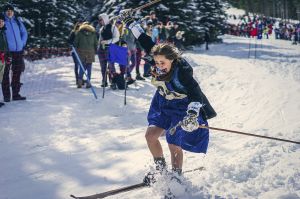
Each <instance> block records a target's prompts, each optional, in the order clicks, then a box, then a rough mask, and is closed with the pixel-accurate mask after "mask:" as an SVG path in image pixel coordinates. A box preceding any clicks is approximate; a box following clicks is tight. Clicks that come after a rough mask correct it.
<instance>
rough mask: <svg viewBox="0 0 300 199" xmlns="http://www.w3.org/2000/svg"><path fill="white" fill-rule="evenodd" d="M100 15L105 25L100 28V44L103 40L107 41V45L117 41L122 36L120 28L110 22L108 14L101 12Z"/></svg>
mask: <svg viewBox="0 0 300 199" xmlns="http://www.w3.org/2000/svg"><path fill="white" fill-rule="evenodd" d="M100 17H101V18H102V20H103V22H104V24H105V25H104V26H102V27H101V28H100V30H99V44H100V42H101V41H105V45H109V44H111V43H113V44H114V43H117V42H118V41H119V38H120V33H119V30H118V28H117V27H116V26H113V25H111V24H110V21H109V17H108V15H107V14H101V15H100Z"/></svg>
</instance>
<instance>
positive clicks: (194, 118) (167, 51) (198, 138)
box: [121, 11, 216, 181]
mask: <svg viewBox="0 0 300 199" xmlns="http://www.w3.org/2000/svg"><path fill="white" fill-rule="evenodd" d="M121 19H122V20H123V22H124V23H125V24H126V26H127V27H128V28H129V29H130V30H131V32H132V33H133V35H134V36H135V38H137V39H138V41H139V42H140V44H141V45H142V46H143V48H144V49H145V51H146V53H147V54H150V55H151V56H152V57H153V62H152V64H153V70H152V74H153V78H152V84H153V85H155V86H156V87H157V90H156V92H155V94H154V96H153V98H152V102H151V105H150V109H149V112H148V118H147V119H148V128H147V131H146V135H145V137H146V141H147V144H148V148H149V150H150V152H151V154H152V156H153V158H154V163H155V166H156V169H157V170H159V171H163V170H165V169H166V161H165V158H164V154H163V150H162V146H161V143H160V141H159V137H160V136H161V135H163V134H164V133H165V134H166V140H167V142H168V146H169V150H170V153H171V165H172V170H173V171H174V172H175V173H178V174H181V172H182V164H183V150H186V151H190V152H195V153H206V151H207V147H208V141H209V130H208V129H204V128H199V124H200V125H205V126H207V125H208V123H207V120H208V119H210V118H213V117H215V116H216V112H215V110H214V109H213V107H212V106H211V105H210V103H209V101H208V99H207V98H206V96H205V95H204V93H203V92H202V91H201V89H200V87H199V84H198V83H197V81H196V80H195V79H194V78H193V69H192V67H191V65H190V64H189V63H188V62H187V61H186V60H185V59H184V58H183V57H181V56H180V53H179V51H178V49H177V48H176V47H174V46H173V45H172V44H170V43H162V44H157V45H155V43H154V42H153V41H152V39H151V37H149V36H148V35H146V34H145V33H144V30H143V29H142V28H141V26H140V24H139V23H138V22H136V21H134V20H133V19H132V17H131V16H130V12H127V11H123V12H122V15H121ZM178 124H181V125H180V126H179V127H178V128H177V130H176V132H175V133H174V132H170V129H171V128H172V127H174V126H177V125H178ZM145 179H146V180H147V181H148V180H151V179H149V177H148V176H146V178H145Z"/></svg>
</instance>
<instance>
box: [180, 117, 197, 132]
mask: <svg viewBox="0 0 300 199" xmlns="http://www.w3.org/2000/svg"><path fill="white" fill-rule="evenodd" d="M198 127H199V123H198V117H197V116H196V115H195V114H187V115H186V116H185V117H184V118H183V120H182V124H181V128H182V129H183V130H185V131H187V132H192V131H195V130H197V129H198Z"/></svg>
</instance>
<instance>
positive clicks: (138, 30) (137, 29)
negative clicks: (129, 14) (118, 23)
mask: <svg viewBox="0 0 300 199" xmlns="http://www.w3.org/2000/svg"><path fill="white" fill-rule="evenodd" d="M128 29H129V30H131V32H132V34H133V35H134V37H135V38H136V39H138V38H139V36H140V35H141V34H142V33H144V32H145V31H144V29H143V28H142V27H141V24H140V23H139V22H137V21H135V22H133V23H131V24H130V25H129V27H128Z"/></svg>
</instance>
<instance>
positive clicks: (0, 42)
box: [0, 13, 7, 107]
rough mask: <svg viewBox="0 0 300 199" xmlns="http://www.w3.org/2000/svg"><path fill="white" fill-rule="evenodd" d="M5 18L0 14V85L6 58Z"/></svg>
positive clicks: (0, 104) (0, 103)
mask: <svg viewBox="0 0 300 199" xmlns="http://www.w3.org/2000/svg"><path fill="white" fill-rule="evenodd" d="M4 20H5V17H4V15H3V14H2V13H0V83H1V82H2V79H3V74H4V69H5V63H6V60H5V58H6V57H7V56H6V54H7V41H6V36H5V29H6V28H5V22H4ZM3 105H4V103H2V102H0V107H1V106H3Z"/></svg>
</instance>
